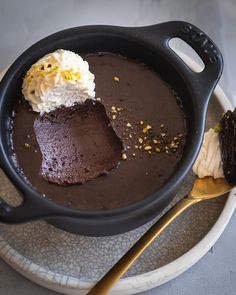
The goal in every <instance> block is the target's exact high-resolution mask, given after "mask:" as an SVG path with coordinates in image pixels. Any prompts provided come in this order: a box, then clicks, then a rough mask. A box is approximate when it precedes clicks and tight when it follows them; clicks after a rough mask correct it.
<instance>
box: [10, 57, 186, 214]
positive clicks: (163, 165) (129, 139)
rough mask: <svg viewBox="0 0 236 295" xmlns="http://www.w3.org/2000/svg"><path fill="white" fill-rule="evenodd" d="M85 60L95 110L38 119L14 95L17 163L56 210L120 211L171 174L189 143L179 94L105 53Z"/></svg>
mask: <svg viewBox="0 0 236 295" xmlns="http://www.w3.org/2000/svg"><path fill="white" fill-rule="evenodd" d="M84 59H85V60H86V61H87V62H88V63H89V67H90V69H91V72H92V73H93V74H94V75H95V81H96V100H97V101H96V102H95V101H93V102H92V101H89V100H87V101H86V102H84V103H83V104H78V105H77V104H75V105H74V106H72V107H67V108H65V107H62V108H58V109H55V110H53V111H52V112H49V113H45V114H38V113H36V112H34V111H33V110H32V108H31V106H29V103H28V102H27V101H25V99H24V98H23V97H22V94H21V93H20V89H19V97H18V99H17V103H16V106H15V110H14V117H13V119H12V124H13V132H12V145H13V149H14V153H15V157H16V160H17V163H18V166H19V168H20V169H21V171H22V173H23V175H24V177H26V179H27V180H28V181H29V182H30V183H31V184H32V186H33V187H34V188H36V189H37V190H38V191H39V192H40V193H42V194H43V195H45V196H46V197H47V198H49V199H51V200H53V201H55V202H57V203H59V204H62V205H65V206H69V207H74V208H80V209H89V210H90V209H92V210H93V209H95V210H99V209H111V208H118V207H123V206H126V205H128V204H132V203H135V202H137V201H139V200H141V199H143V198H145V197H147V196H148V195H149V194H151V193H152V192H153V191H155V190H156V189H158V188H160V187H161V186H162V185H163V184H164V183H166V182H167V181H168V179H169V177H170V176H171V175H172V174H173V172H174V171H175V169H176V167H177V165H178V163H179V161H180V160H181V158H182V155H183V151H184V144H185V138H186V126H185V120H184V112H183V109H182V107H181V103H180V99H179V98H178V97H177V95H176V93H175V92H174V91H173V90H172V89H171V87H170V86H169V85H168V84H167V83H165V82H164V81H163V80H162V79H161V78H160V77H159V76H158V74H157V73H156V72H155V71H153V70H152V69H151V68H150V67H148V66H147V65H144V64H142V63H139V62H136V61H133V60H130V59H127V58H124V57H122V56H119V55H114V54H108V53H106V54H89V55H85V56H84ZM31 91H32V90H31ZM102 105H103V106H104V107H105V109H104V107H103V106H102ZM83 114H84V115H85V116H83ZM58 147H59V148H58ZM81 150H82V152H79V151H81ZM74 151H76V152H74ZM98 160H100V162H99V161H98ZM98 162H99V164H98ZM108 171H109V172H108ZM102 174H105V175H102ZM81 183H83V184H81Z"/></svg>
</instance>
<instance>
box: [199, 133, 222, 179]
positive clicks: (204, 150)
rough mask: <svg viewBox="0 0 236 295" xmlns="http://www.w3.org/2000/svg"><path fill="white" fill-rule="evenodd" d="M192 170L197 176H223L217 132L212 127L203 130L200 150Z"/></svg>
mask: <svg viewBox="0 0 236 295" xmlns="http://www.w3.org/2000/svg"><path fill="white" fill-rule="evenodd" d="M193 172H194V173H195V174H196V175H197V176H198V177H199V178H203V177H206V176H212V177H214V178H224V173H223V163H222V159H221V153H220V143H219V134H218V133H217V132H215V131H214V129H209V131H207V132H205V134H204V139H203V143H202V147H201V150H200V152H199V154H198V157H197V160H196V162H195V164H194V165H193Z"/></svg>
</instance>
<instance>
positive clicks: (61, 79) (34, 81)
mask: <svg viewBox="0 0 236 295" xmlns="http://www.w3.org/2000/svg"><path fill="white" fill-rule="evenodd" d="M94 89H95V83H94V75H93V74H92V73H91V72H90V71H89V65H88V63H87V62H86V61H84V60H83V59H82V57H81V56H79V55H78V54H76V53H74V52H72V51H69V50H63V49H59V50H57V51H55V52H53V53H49V54H47V55H45V56H44V57H42V58H41V59H40V60H38V61H37V62H36V63H35V64H33V65H32V66H31V68H30V69H29V70H28V72H27V73H26V76H25V78H24V81H23V86H22V93H23V95H24V97H25V99H26V100H28V101H29V103H30V105H31V106H32V109H33V110H34V111H35V112H40V113H44V112H50V111H52V110H55V109H56V108H58V107H60V106H62V105H63V106H66V107H70V106H73V105H74V104H76V103H83V102H84V101H85V100H86V99H93V98H94V97H95V91H94Z"/></svg>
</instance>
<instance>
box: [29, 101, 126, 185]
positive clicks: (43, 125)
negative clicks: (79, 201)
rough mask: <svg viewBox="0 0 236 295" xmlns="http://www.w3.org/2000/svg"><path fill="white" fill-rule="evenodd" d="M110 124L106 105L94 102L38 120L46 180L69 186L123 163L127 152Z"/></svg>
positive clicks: (38, 136) (64, 109) (36, 121)
mask: <svg viewBox="0 0 236 295" xmlns="http://www.w3.org/2000/svg"><path fill="white" fill-rule="evenodd" d="M109 125H110V121H109V119H108V117H107V115H106V111H105V108H104V106H103V105H102V104H101V103H99V102H93V101H92V100H87V101H86V102H85V103H84V104H82V105H81V106H80V105H76V106H73V107H68V108H65V107H62V108H59V109H57V110H55V111H52V112H50V113H46V114H44V115H42V116H39V117H38V118H36V120H35V122H34V131H35V135H36V139H37V142H38V144H39V148H40V151H41V154H42V166H41V171H40V174H41V175H42V177H43V179H45V180H46V181H49V182H53V183H57V184H64V185H65V184H74V183H84V182H86V181H88V180H90V179H93V178H95V177H97V176H99V175H102V174H106V173H108V171H109V170H111V169H112V168H114V167H115V166H116V165H117V164H118V163H119V161H120V160H121V152H122V150H123V146H122V142H121V140H120V139H119V138H118V137H117V135H116V133H115V132H114V130H113V129H112V127H111V125H110V126H109ZM45 130H46V132H45Z"/></svg>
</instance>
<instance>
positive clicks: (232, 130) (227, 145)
mask: <svg viewBox="0 0 236 295" xmlns="http://www.w3.org/2000/svg"><path fill="white" fill-rule="evenodd" d="M219 126H220V128H219V129H220V131H219V140H220V150H221V157H222V161H223V171H224V176H225V179H226V180H227V181H228V182H229V183H231V184H234V183H236V108H235V109H234V111H233V112H232V111H227V112H226V113H225V115H224V116H223V117H222V119H221V120H220V125H219Z"/></svg>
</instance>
